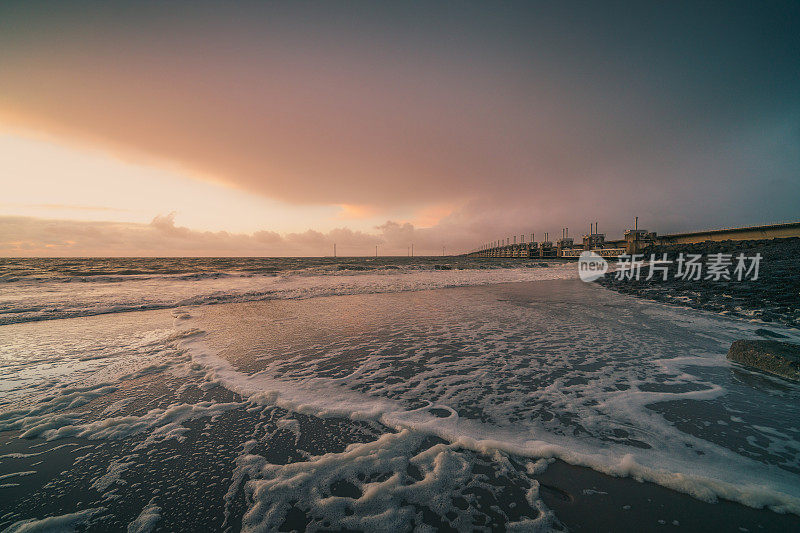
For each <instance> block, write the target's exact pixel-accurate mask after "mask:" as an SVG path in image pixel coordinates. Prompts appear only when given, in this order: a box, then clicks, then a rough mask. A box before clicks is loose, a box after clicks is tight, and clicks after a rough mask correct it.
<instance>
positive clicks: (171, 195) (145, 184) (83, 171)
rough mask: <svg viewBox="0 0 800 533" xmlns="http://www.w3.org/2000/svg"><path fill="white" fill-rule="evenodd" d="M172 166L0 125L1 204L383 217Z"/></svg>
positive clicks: (301, 221)
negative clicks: (294, 199)
mask: <svg viewBox="0 0 800 533" xmlns="http://www.w3.org/2000/svg"><path fill="white" fill-rule="evenodd" d="M171 167H172V168H170V165H169V164H166V163H165V164H164V165H162V166H153V165H148V164H141V163H137V162H135V161H134V159H133V158H130V159H128V160H123V159H120V158H118V157H115V156H112V155H110V154H107V153H104V152H103V151H100V150H98V149H92V148H89V147H85V146H79V145H66V144H59V143H57V142H55V141H53V140H52V139H46V138H43V137H36V136H30V135H28V136H22V135H19V134H14V133H11V132H10V131H2V130H0V176H2V178H1V181H0V182H1V183H2V186H3V194H2V200H0V212H2V213H3V214H7V215H18V216H26V217H42V218H49V219H72V220H85V221H91V220H107V221H114V222H134V223H144V224H146V223H149V222H150V221H151V220H153V218H155V217H156V216H159V215H165V214H167V213H171V212H174V213H175V214H176V216H175V219H176V221H177V222H178V223H180V224H181V225H183V226H187V227H190V228H192V229H194V230H199V231H228V232H234V233H253V232H255V231H259V230H263V229H264V228H269V229H270V230H271V231H276V232H279V233H286V232H293V231H302V230H305V229H311V228H313V229H316V230H319V231H323V232H326V231H330V230H331V229H334V228H336V227H339V226H341V225H342V224H343V223H346V224H347V225H348V226H349V227H351V228H354V229H358V230H367V231H368V230H372V229H374V227H375V226H376V225H378V224H380V223H383V222H384V221H385V218H381V215H382V213H379V212H378V211H377V210H375V209H367V208H359V207H358V206H338V205H292V204H287V203H284V202H279V201H276V200H271V199H269V198H267V197H266V196H264V195H259V194H253V193H250V192H247V191H244V190H241V189H238V188H236V187H233V186H230V185H225V184H223V183H221V182H215V181H212V180H210V179H202V178H199V177H196V176H192V175H191V173H190V172H188V171H182V169H180V168H177V167H176V166H175V165H171ZM397 214H398V215H400V214H401V213H397ZM443 214H446V213H440V216H439V217H438V218H441V216H442V215H443ZM406 215H407V216H413V214H411V213H406ZM421 215H422V216H421V218H420V219H419V221H420V222H421V223H422V224H421V225H423V226H424V225H426V224H427V225H430V224H433V223H435V222H436V221H437V220H438V218H432V217H431V216H430V214H429V212H428V211H427V210H426V211H424V212H423V213H422V214H421Z"/></svg>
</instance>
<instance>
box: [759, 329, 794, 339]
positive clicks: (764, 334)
mask: <svg viewBox="0 0 800 533" xmlns="http://www.w3.org/2000/svg"><path fill="white" fill-rule="evenodd" d="M755 334H756V335H758V336H759V337H765V338H772V339H788V338H789V336H788V335H781V334H780V333H775V332H774V331H770V330H768V329H763V328H758V329H757V330H756V331H755Z"/></svg>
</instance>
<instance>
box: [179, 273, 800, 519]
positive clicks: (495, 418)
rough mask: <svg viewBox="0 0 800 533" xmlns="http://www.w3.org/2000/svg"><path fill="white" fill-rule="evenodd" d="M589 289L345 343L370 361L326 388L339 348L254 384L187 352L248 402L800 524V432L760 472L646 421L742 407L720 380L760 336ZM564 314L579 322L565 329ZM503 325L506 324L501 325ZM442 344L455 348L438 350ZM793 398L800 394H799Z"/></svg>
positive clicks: (255, 377)
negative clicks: (669, 411) (685, 411)
mask: <svg viewBox="0 0 800 533" xmlns="http://www.w3.org/2000/svg"><path fill="white" fill-rule="evenodd" d="M581 290H582V291H583V290H586V291H590V293H589V296H591V298H592V299H593V301H592V300H589V301H584V302H583V304H584V305H583V307H582V308H580V313H579V314H578V313H575V312H573V311H574V310H575V309H576V308H575V307H574V305H573V304H572V303H570V302H558V303H556V304H553V305H550V306H547V307H538V306H535V305H534V306H530V305H528V304H525V305H510V306H509V305H502V304H500V305H498V304H497V303H490V304H487V305H490V306H491V307H492V312H489V310H487V309H474V306H479V305H480V304H478V303H476V302H472V301H468V302H461V303H460V304H456V303H453V302H450V304H452V305H454V306H456V307H457V308H456V309H454V310H453V315H454V317H456V320H455V321H454V322H453V323H445V324H435V325H430V324H428V325H421V326H419V327H421V328H423V329H424V331H423V334H421V335H420V337H419V338H416V337H413V335H411V333H409V329H413V328H414V327H418V326H417V325H416V324H414V325H411V326H408V325H405V326H403V327H400V328H399V329H398V331H397V332H396V333H394V334H393V335H394V337H393V338H394V339H398V338H401V339H403V340H402V342H399V343H398V342H397V341H395V344H394V345H392V343H391V342H389V343H388V345H387V341H385V340H384V341H381V342H379V341H375V342H374V343H373V344H372V345H370V344H369V343H368V342H367V343H365V344H358V342H357V341H358V340H359V339H353V338H345V339H341V344H346V345H348V346H353V345H355V346H358V347H359V348H358V349H359V351H360V353H361V356H360V357H359V358H358V359H357V365H356V367H355V368H353V366H352V361H350V362H349V363H348V365H350V366H342V367H341V371H339V372H338V374H337V373H336V372H332V371H330V370H327V372H328V374H329V377H320V374H323V372H321V370H322V369H323V368H326V369H330V368H331V365H333V366H336V364H344V363H337V361H339V360H340V359H339V354H341V353H342V352H341V351H339V345H338V344H336V343H334V344H333V345H328V346H315V347H314V350H315V352H316V356H315V357H314V358H308V357H306V356H305V355H304V354H305V352H303V353H302V354H301V350H298V352H297V353H296V354H294V353H292V352H288V353H286V352H284V353H282V355H281V357H276V358H275V359H270V358H269V357H267V358H265V361H269V362H267V363H266V364H265V366H264V368H263V370H262V371H260V372H257V373H254V374H253V373H245V372H242V371H240V370H238V369H237V368H235V367H234V366H233V365H232V364H230V363H229V362H228V361H227V360H225V359H222V358H220V357H218V356H217V355H215V353H214V351H213V349H211V348H210V347H209V345H208V343H207V342H206V340H204V339H203V338H202V336H194V337H192V338H190V339H187V340H185V341H183V342H182V346H183V347H184V348H186V349H188V350H189V352H190V354H191V356H192V359H193V361H195V362H197V363H199V364H202V365H203V366H204V367H205V368H207V369H208V371H209V379H213V380H217V381H219V382H220V383H222V384H223V385H224V386H225V387H226V388H229V389H230V390H233V391H235V392H237V393H239V394H241V395H242V396H244V397H245V398H248V399H249V400H250V401H252V402H262V403H270V404H274V405H277V406H280V407H283V408H286V409H289V410H292V411H295V412H300V413H308V414H313V415H315V416H321V417H329V416H346V417H350V418H351V419H354V420H364V419H371V420H378V421H380V422H381V423H383V424H384V425H386V426H388V427H391V428H395V429H397V430H399V431H401V432H402V431H404V430H411V431H413V432H415V433H420V434H426V435H436V436H438V437H441V438H443V439H445V440H446V441H448V442H450V443H452V444H453V445H456V446H460V447H464V448H467V449H471V450H475V451H479V452H481V453H485V454H490V455H491V454H492V453H494V452H495V451H498V450H499V451H503V452H506V453H510V454H514V455H519V456H526V457H531V458H559V459H562V460H564V461H566V462H568V463H571V464H574V465H581V466H587V467H590V468H593V469H595V470H597V471H600V472H603V473H606V474H610V475H613V476H626V477H632V478H634V479H637V480H641V481H650V482H654V483H658V484H660V485H662V486H665V487H668V488H671V489H674V490H678V491H681V492H684V493H687V494H690V495H692V496H694V497H696V498H698V499H701V500H704V501H716V499H718V498H724V499H729V500H734V501H738V502H741V503H743V504H746V505H749V506H753V507H769V508H772V509H773V510H776V511H779V512H792V513H795V514H800V484H798V476H797V473H796V472H792V471H791V469H790V470H786V469H785V467H786V466H787V465H789V466H790V467H791V465H793V464H794V463H793V461H795V462H796V459H797V456H798V455H800V454H798V448H797V443H796V441H797V440H800V439H798V435H797V434H796V433H793V434H791V435H788V434H783V435H778V434H777V433H775V431H765V432H764V433H767V434H768V435H771V436H772V438H773V439H779V442H776V441H770V442H769V443H768V444H767V445H766V446H765V447H764V448H763V451H767V452H769V451H770V450H772V451H773V452H781V451H783V452H784V454H785V455H787V456H788V457H789V458H788V459H787V460H786V461H788V462H784V463H782V462H781V460H780V456H776V457H773V458H772V459H771V460H770V461H767V462H763V461H757V460H755V459H753V458H752V457H754V456H753V455H751V456H748V455H747V454H741V453H737V451H734V450H731V449H728V448H727V447H725V446H723V445H720V443H716V442H713V441H709V440H707V439H704V438H702V437H701V436H699V435H694V434H691V433H686V432H684V431H680V430H678V429H677V428H676V426H675V425H674V424H673V423H671V422H670V421H668V420H667V419H666V418H665V417H664V416H663V415H662V414H660V413H658V412H656V411H653V410H651V409H650V408H648V406H649V405H652V404H657V403H659V402H685V401H690V402H720V401H721V400H722V399H723V398H724V399H725V400H726V401H728V400H729V399H730V398H734V399H735V398H736V396H735V394H734V393H736V394H739V393H738V392H736V391H734V390H733V389H729V388H726V387H725V386H723V385H722V384H720V383H717V382H715V380H714V378H712V377H711V376H712V375H713V372H717V371H725V372H728V370H727V369H728V368H730V363H728V362H727V361H725V359H724V356H723V355H720V354H719V352H718V350H723V349H724V348H723V347H724V346H726V343H729V342H730V340H731V339H735V338H738V337H740V336H742V335H745V334H746V333H747V332H748V331H752V329H753V328H754V327H757V326H754V325H753V324H749V323H743V322H741V321H733V320H729V319H725V318H720V317H717V316H713V315H710V314H708V313H702V312H695V311H686V310H680V311H676V310H675V309H672V308H669V307H667V306H661V305H658V304H652V303H648V302H634V301H633V300H632V299H630V298H627V297H623V296H621V295H617V294H615V293H610V292H609V291H605V290H602V289H599V288H596V287H593V288H585V289H581ZM583 296H586V294H583ZM459 306H461V307H459ZM470 306H473V312H472V313H470V312H469V311H468V308H470ZM626 306H627V307H626ZM462 307H463V308H462ZM609 307H610V308H613V309H614V311H613V313H611V314H609V313H608V308H609ZM207 312H208V310H207V309H206V311H204V313H207ZM563 313H567V314H568V316H569V323H564V322H563V319H564V318H565V317H563V316H559V315H560V314H563ZM201 314H202V313H201ZM475 315H480V316H481V320H480V321H479V322H472V321H471V320H472V317H474V316H475ZM488 317H492V320H490V319H489V318H488ZM216 318H217V317H216V315H215V316H214V318H212V319H211V322H213V321H214V320H215V319H216ZM248 318H252V316H248ZM439 318H441V317H439ZM240 319H242V317H237V318H235V319H234V320H240ZM423 320H424V319H423ZM493 320H498V321H502V323H503V326H502V327H496V325H495V323H494V322H493ZM548 320H551V321H552V322H549V321H548ZM201 323H202V325H204V326H207V325H208V323H209V321H207V320H206V321H203V320H200V321H199V322H198V321H196V320H195V319H191V318H189V319H187V318H183V319H179V321H178V324H179V325H181V326H182V327H195V328H196V327H201ZM459 323H460V325H459ZM406 326H407V327H406ZM223 327H224V326H223ZM773 329H775V328H773ZM543 330H544V331H543ZM534 332H535V333H534ZM782 332H783V333H787V334H790V335H796V334H797V332H793V331H791V330H785V331H784V330H782ZM249 341H252V339H249ZM441 345H444V346H448V347H449V350H445V353H442V351H441V350H437V349H436V348H435V347H436V346H441ZM453 347H457V348H453ZM458 347H460V348H458ZM710 349H712V350H715V351H714V352H710V351H709V350H710ZM576 350H577V354H579V355H576ZM537 353H538V354H541V355H539V356H537V355H536V354H537ZM722 353H724V351H723V352H722ZM686 354H690V355H686ZM676 355H678V356H677V357H676ZM576 358H577V359H576ZM347 360H348V358H344V357H342V358H341V361H343V362H344V361H347ZM692 368H701V369H702V368H706V369H708V370H707V371H706V372H711V374H706V373H703V372H700V373H697V372H691V371H690V369H692ZM412 369H413V371H412ZM409 372H410V373H409ZM398 376H402V379H397V377H398ZM790 387H792V386H790ZM791 391H793V392H792V393H791V394H793V395H795V396H796V395H797V394H798V389H797V388H796V387H794V388H791ZM744 394H749V393H748V392H747V391H744ZM732 395H733V396H732ZM411 406H413V407H411ZM785 409H787V410H791V406H790V405H789V404H786V405H785ZM773 429H774V428H773ZM748 430H755V431H758V430H757V429H756V428H752V427H751V428H748ZM758 453H763V452H762V448H759V452H758ZM792 454H793V456H794V459H791V457H792ZM298 468H300V467H298ZM272 475H276V474H274V473H273V474H270V476H272ZM269 520H270V519H269V516H268V513H267V514H260V515H259V518H258V520H257V521H256V522H258V523H263V521H266V523H272V522H270V521H269Z"/></svg>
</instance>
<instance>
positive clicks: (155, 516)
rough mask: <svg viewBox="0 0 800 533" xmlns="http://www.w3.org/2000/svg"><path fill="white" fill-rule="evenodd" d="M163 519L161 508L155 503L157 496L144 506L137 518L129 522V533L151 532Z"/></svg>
mask: <svg viewBox="0 0 800 533" xmlns="http://www.w3.org/2000/svg"><path fill="white" fill-rule="evenodd" d="M159 520H161V508H160V507H158V506H157V505H156V504H155V498H154V499H152V500H150V502H149V503H148V504H147V505H145V506H144V508H143V509H142V512H141V513H139V516H137V517H136V519H135V520H134V521H133V522H131V523H130V524H128V533H150V531H153V529H154V528H155V527H156V524H158V521H159Z"/></svg>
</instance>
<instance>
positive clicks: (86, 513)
mask: <svg viewBox="0 0 800 533" xmlns="http://www.w3.org/2000/svg"><path fill="white" fill-rule="evenodd" d="M103 511H105V508H103V507H93V508H91V509H84V510H83V511H78V512H75V513H68V514H64V515H59V516H48V517H47V518H42V519H40V520H37V519H35V518H29V519H26V520H20V521H18V522H14V523H13V524H11V525H10V526H9V527H8V528H7V529H6V530H5V533H40V532H41V533H44V532H51V533H52V532H54V531H75V529H76V528H77V527H78V526H80V525H83V524H86V523H88V522H89V521H90V520H91V519H92V517H93V516H95V515H97V514H99V513H102V512H103Z"/></svg>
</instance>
